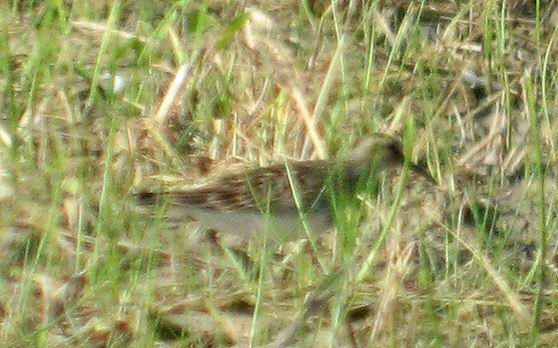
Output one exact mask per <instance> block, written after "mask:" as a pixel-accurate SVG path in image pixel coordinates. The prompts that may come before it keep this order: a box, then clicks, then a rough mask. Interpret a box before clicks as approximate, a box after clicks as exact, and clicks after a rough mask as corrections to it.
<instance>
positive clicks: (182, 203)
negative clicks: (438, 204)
mask: <svg viewBox="0 0 558 348" xmlns="http://www.w3.org/2000/svg"><path fill="white" fill-rule="evenodd" d="M403 161H404V158H403V153H402V151H401V145H400V143H399V142H398V141H397V140H396V139H394V138H392V137H389V136H385V135H376V136H374V137H373V138H371V139H370V140H368V141H367V142H364V143H362V144H361V145H360V146H359V147H357V149H356V150H355V151H353V153H352V154H351V155H350V156H349V157H348V158H346V159H345V160H342V161H332V160H315V161H293V162H287V163H283V164H274V165H271V166H268V167H260V168H256V169H248V170H245V171H243V172H237V173H233V174H228V175H225V176H222V177H221V178H219V179H218V180H216V181H215V182H213V183H211V184H208V185H205V186H202V187H199V188H194V189H191V190H182V191H167V192H140V193H138V194H137V197H138V199H139V202H140V204H142V205H148V206H151V205H154V204H156V202H157V201H158V200H161V201H168V202H169V207H168V210H169V211H168V215H169V217H172V218H174V219H183V218H185V217H189V218H192V219H194V220H197V221H198V222H199V223H201V224H202V225H205V226H206V227H209V228H212V229H215V230H217V231H219V232H224V233H232V234H235V235H240V236H251V235H254V234H255V233H261V232H262V231H267V230H274V233H279V234H280V235H282V236H287V238H289V237H288V236H290V235H292V234H293V233H295V232H296V231H297V230H300V229H301V228H302V224H301V217H304V219H305V220H306V222H307V226H308V227H309V228H310V230H311V231H312V232H322V231H324V230H327V229H328V228H330V227H331V226H332V224H333V218H332V210H331V208H330V207H331V200H332V194H331V193H332V192H337V191H342V192H344V193H348V194H349V195H351V194H352V195H354V193H356V191H357V190H358V187H359V183H360V182H362V181H363V180H364V181H365V180H368V178H369V177H371V176H374V174H376V172H378V171H381V170H382V169H386V168H389V167H393V166H395V165H400V164H402V163H403ZM413 170H415V171H417V172H419V173H421V174H422V175H424V176H427V177H428V174H426V172H425V171H424V169H423V168H422V167H420V166H413ZM329 188H331V190H328V189H329Z"/></svg>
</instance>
